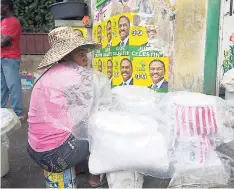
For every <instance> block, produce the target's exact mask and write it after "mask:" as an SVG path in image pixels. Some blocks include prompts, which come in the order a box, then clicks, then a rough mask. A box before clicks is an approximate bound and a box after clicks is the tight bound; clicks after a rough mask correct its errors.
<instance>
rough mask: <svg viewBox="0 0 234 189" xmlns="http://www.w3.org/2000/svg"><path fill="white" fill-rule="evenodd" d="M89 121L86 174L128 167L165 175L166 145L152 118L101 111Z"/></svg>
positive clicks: (129, 169)
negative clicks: (89, 139) (89, 131)
mask: <svg viewBox="0 0 234 189" xmlns="http://www.w3.org/2000/svg"><path fill="white" fill-rule="evenodd" d="M92 123H93V126H92V129H91V133H92V140H91V145H90V146H91V149H90V151H91V155H90V158H89V170H90V173H92V174H101V173H107V172H113V171H120V170H128V171H131V170H132V171H137V172H140V173H143V174H146V175H147V174H149V175H153V176H157V177H164V176H165V175H166V174H167V171H168V167H169V160H168V156H167V147H166V144H165V140H164V137H163V135H162V134H161V133H160V132H158V128H157V122H155V120H153V119H150V118H147V117H144V116H140V117H139V116H137V115H133V114H130V113H129V114H126V113H121V112H108V111H101V112H99V113H97V114H96V116H94V117H93V122H92Z"/></svg>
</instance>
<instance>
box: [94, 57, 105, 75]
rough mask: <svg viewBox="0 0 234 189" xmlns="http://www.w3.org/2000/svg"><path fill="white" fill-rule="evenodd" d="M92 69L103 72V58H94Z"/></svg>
mask: <svg viewBox="0 0 234 189" xmlns="http://www.w3.org/2000/svg"><path fill="white" fill-rule="evenodd" d="M93 69H95V70H97V71H99V72H103V58H101V57H100V58H94V63H93Z"/></svg>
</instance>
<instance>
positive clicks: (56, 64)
mask: <svg viewBox="0 0 234 189" xmlns="http://www.w3.org/2000/svg"><path fill="white" fill-rule="evenodd" d="M48 37H49V42H50V44H51V48H50V49H49V51H48V52H47V53H46V54H45V56H44V58H43V60H42V62H41V63H40V64H39V66H38V69H47V70H46V71H45V72H44V73H43V74H42V76H41V77H40V78H39V79H38V80H37V82H36V83H35V85H34V88H33V90H32V95H31V101H30V106H29V113H28V149H27V150H28V153H29V155H30V156H31V158H32V159H33V160H34V161H35V162H36V163H37V164H38V165H39V166H40V167H41V168H42V169H44V170H46V171H48V172H53V173H59V172H63V171H64V170H66V169H69V168H72V167H75V166H76V165H79V164H80V163H82V162H84V161H85V160H86V159H87V158H88V157H89V142H88V141H87V140H79V139H78V138H79V137H78V135H79V136H80V137H81V138H84V139H85V137H87V136H86V135H85V133H84V130H85V128H86V127H88V123H87V124H85V123H86V122H85V121H86V120H88V119H89V112H90V111H91V109H92V106H93V101H94V99H95V94H94V95H93V91H94V90H93V85H92V84H93V80H92V78H93V77H92V76H93V73H94V72H93V69H90V68H89V67H88V58H87V53H88V52H89V51H90V50H92V49H96V48H99V46H98V44H95V43H93V42H92V41H88V40H86V39H84V38H81V37H79V36H77V35H76V33H75V32H74V31H73V30H72V28H71V27H59V28H56V29H54V30H52V31H51V32H50V33H49V34H48ZM84 125H85V126H84ZM82 129H83V130H82ZM82 134H83V135H85V136H83V135H82ZM89 184H90V185H91V186H92V187H95V188H97V187H99V186H101V185H102V184H103V181H102V180H101V179H100V176H98V175H97V176H95V175H91V174H90V178H89Z"/></svg>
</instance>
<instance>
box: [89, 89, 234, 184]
mask: <svg viewBox="0 0 234 189" xmlns="http://www.w3.org/2000/svg"><path fill="white" fill-rule="evenodd" d="M233 105H234V103H233V102H232V101H225V100H223V99H221V98H219V97H215V96H207V95H204V94H199V93H190V92H170V93H167V94H157V93H151V91H150V90H149V89H148V88H145V87H134V86H126V87H116V88H115V89H113V99H112V105H111V106H109V108H108V109H106V110H104V109H102V111H100V112H98V113H97V114H96V115H94V116H93V117H92V119H91V126H90V127H91V128H92V129H91V130H90V131H91V132H90V135H91V138H92V140H91V143H90V146H91V148H90V151H91V155H90V161H89V167H90V171H91V173H93V174H100V173H104V172H112V171H120V170H129V171H137V172H140V173H143V174H145V175H151V176H154V177H159V178H172V181H171V183H170V186H172V187H178V186H182V185H183V186H186V185H187V186H195V185H198V186H206V185H209V186H221V185H226V184H227V183H228V182H229V181H230V178H231V177H230V174H231V167H230V165H231V164H230V163H229V164H225V165H224V163H223V162H222V161H221V158H220V156H219V155H218V152H219V153H221V151H220V150H219V151H218V152H217V149H218V148H219V147H220V146H221V147H222V145H223V144H227V145H229V144H230V143H231V142H233V141H234V129H233V127H234V124H233V118H234V106H233ZM149 120H150V121H149ZM143 128H144V129H143ZM146 136H147V137H148V138H147V137H146ZM156 136H157V137H156ZM159 140H160V141H159ZM159 143H160V144H159ZM165 151H166V153H165ZM221 154H222V153H221ZM225 155H226V156H227V154H225ZM148 156H149V157H148ZM228 157H229V158H230V159H232V157H231V155H229V156H228ZM144 158H145V159H144ZM151 158H153V159H154V160H155V161H152V159H151ZM157 158H159V159H157ZM159 163H160V164H161V167H160V166H159V165H158V164H159ZM167 163H169V164H167Z"/></svg>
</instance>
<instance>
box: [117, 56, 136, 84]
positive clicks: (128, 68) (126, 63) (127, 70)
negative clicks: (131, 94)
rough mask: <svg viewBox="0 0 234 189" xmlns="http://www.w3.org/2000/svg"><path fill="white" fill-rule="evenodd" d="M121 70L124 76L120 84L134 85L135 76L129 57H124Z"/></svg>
mask: <svg viewBox="0 0 234 189" xmlns="http://www.w3.org/2000/svg"><path fill="white" fill-rule="evenodd" d="M120 72H121V75H122V78H123V82H122V83H121V84H120V86H125V85H133V84H134V83H133V78H132V72H133V68H132V62H131V60H129V59H128V58H124V59H123V60H122V61H121V62H120Z"/></svg>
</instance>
